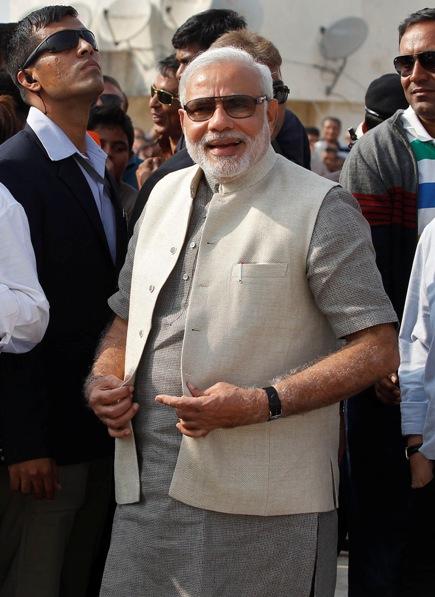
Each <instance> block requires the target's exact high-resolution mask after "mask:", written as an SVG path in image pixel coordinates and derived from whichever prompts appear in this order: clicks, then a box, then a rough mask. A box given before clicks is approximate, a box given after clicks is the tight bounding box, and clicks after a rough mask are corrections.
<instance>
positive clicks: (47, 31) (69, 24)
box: [35, 16, 86, 41]
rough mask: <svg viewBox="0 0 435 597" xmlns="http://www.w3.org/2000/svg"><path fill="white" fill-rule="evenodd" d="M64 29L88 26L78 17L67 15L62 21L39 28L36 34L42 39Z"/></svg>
mask: <svg viewBox="0 0 435 597" xmlns="http://www.w3.org/2000/svg"><path fill="white" fill-rule="evenodd" d="M63 29H86V27H85V26H84V25H83V23H82V22H81V21H80V20H79V19H78V18H77V17H71V16H66V17H64V18H63V19H62V20H61V21H57V22H55V23H50V24H49V25H46V26H45V27H42V28H41V29H38V31H36V33H35V36H36V37H38V38H40V39H41V41H42V40H43V39H45V38H46V37H48V36H49V35H52V34H53V33H56V32H57V31H62V30H63Z"/></svg>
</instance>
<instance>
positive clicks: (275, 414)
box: [263, 386, 282, 421]
mask: <svg viewBox="0 0 435 597" xmlns="http://www.w3.org/2000/svg"><path fill="white" fill-rule="evenodd" d="M263 390H264V391H265V392H266V394H267V399H268V400H269V419H268V420H269V421H273V419H279V417H281V416H282V409H281V400H280V399H279V396H278V392H277V391H276V388H274V387H273V386H268V387H267V388H263Z"/></svg>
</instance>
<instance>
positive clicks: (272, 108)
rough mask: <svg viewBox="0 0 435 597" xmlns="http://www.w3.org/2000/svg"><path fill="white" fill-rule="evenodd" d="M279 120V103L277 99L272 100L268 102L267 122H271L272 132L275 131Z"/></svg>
mask: <svg viewBox="0 0 435 597" xmlns="http://www.w3.org/2000/svg"><path fill="white" fill-rule="evenodd" d="M277 118H278V102H277V100H276V99H271V100H269V101H268V102H267V120H268V122H269V127H270V132H271V133H272V132H273V131H274V129H275V123H276V120H277Z"/></svg>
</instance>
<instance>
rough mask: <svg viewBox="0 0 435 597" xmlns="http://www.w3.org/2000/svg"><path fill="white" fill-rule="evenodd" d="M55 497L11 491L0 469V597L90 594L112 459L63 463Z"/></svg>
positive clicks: (108, 496)
mask: <svg viewBox="0 0 435 597" xmlns="http://www.w3.org/2000/svg"><path fill="white" fill-rule="evenodd" d="M59 479H60V484H61V486H62V489H61V490H60V491H58V492H57V494H56V497H55V498H54V499H53V500H36V499H35V498H34V497H33V496H23V495H22V494H19V493H17V494H13V493H12V492H11V491H10V490H9V489H8V471H7V468H6V467H1V470H0V495H1V496H2V497H1V498H0V597H86V594H87V587H88V582H89V578H90V575H91V573H92V565H93V562H94V561H95V560H96V558H97V557H98V553H99V548H100V543H101V536H102V533H103V530H104V526H105V524H106V521H107V513H108V510H109V506H110V500H111V496H112V492H111V486H112V459H111V458H110V459H100V460H96V461H92V462H88V463H82V464H74V465H68V466H60V467H59Z"/></svg>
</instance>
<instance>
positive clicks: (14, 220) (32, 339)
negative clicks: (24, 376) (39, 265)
mask: <svg viewBox="0 0 435 597" xmlns="http://www.w3.org/2000/svg"><path fill="white" fill-rule="evenodd" d="M48 313H49V306H48V301H47V299H46V297H45V295H44V292H43V290H42V288H41V285H40V284H39V281H38V276H37V273H36V262H35V254H34V251H33V247H32V243H31V240H30V230H29V223H28V221H27V217H26V214H25V212H24V209H23V208H22V206H21V205H20V204H19V203H18V202H17V201H15V199H14V198H13V197H12V195H11V193H10V192H9V191H8V190H7V188H6V187H5V186H4V185H3V184H1V183H0V352H2V351H4V352H14V353H20V352H27V351H29V350H31V349H32V348H33V347H34V346H35V345H36V344H37V343H38V342H40V341H41V340H42V338H43V336H44V333H45V330H46V329H47V325H48V317H49V316H48Z"/></svg>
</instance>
